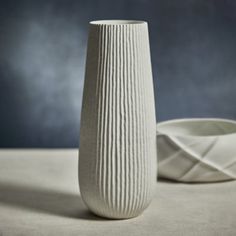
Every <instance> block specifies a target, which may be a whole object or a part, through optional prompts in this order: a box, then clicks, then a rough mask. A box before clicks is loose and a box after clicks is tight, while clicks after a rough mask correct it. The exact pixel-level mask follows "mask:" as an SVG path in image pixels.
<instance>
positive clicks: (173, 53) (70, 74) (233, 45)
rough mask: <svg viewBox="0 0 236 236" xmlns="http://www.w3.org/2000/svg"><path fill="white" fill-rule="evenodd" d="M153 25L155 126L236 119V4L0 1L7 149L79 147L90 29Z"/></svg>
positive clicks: (0, 94)
mask: <svg viewBox="0 0 236 236" xmlns="http://www.w3.org/2000/svg"><path fill="white" fill-rule="evenodd" d="M121 18H122V19H143V20H146V21H148V22H149V31H150V43H151V54H152V65H153V76H154V82H155V94H156V108H157V120H158V121H161V120H166V119H171V118H181V117H223V118H233V119H236V105H235V101H236V79H235V76H236V1H234V0H224V1H220V0H181V1H180V0H162V1H161V0H117V1H111V0H63V1H62V0H46V1H45V0H40V1H36V0H21V1H17V0H15V1H12V0H0V147H77V146H78V143H79V140H78V139H79V121H80V110H81V99H82V90H83V81H84V65H85V53H86V40H87V31H88V22H89V21H90V20H94V19H121Z"/></svg>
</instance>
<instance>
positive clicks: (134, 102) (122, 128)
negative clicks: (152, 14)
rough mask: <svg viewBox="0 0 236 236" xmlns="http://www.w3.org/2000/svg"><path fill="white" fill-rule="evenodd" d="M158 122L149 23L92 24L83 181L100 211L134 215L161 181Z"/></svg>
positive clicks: (86, 196)
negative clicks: (157, 163) (157, 153)
mask: <svg viewBox="0 0 236 236" xmlns="http://www.w3.org/2000/svg"><path fill="white" fill-rule="evenodd" d="M155 127H156V121H155V108H154V92H153V81H152V71H151V62H150V50H149V39H148V27H147V23H146V22H143V21H122V20H119V21H94V22H91V23H90V32H89V40H88V51H87V63H86V76H85V84H84V95H83V106H82V117H81V130H80V158H79V184H80V189H81V195H82V198H83V200H84V202H85V203H86V205H87V206H88V208H89V209H90V210H91V211H93V212H94V213H95V214H97V215H100V216H104V217H108V218H117V219H122V218H130V217H135V216H137V215H139V214H140V213H141V212H143V210H144V209H145V208H146V207H147V206H148V205H149V203H150V201H151V199H152V195H153V190H154V187H155V180H156V168H157V167H156V132H155V130H156V129H155Z"/></svg>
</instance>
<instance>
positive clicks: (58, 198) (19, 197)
mask: <svg viewBox="0 0 236 236" xmlns="http://www.w3.org/2000/svg"><path fill="white" fill-rule="evenodd" d="M0 204H1V205H3V206H13V207H16V208H20V209H23V210H28V211H33V212H39V213H45V214H50V215H57V216H62V217H67V218H74V219H76V218H77V219H83V220H94V221H103V220H105V219H103V218H100V217H98V216H96V215H94V214H93V213H91V212H90V211H89V210H88V209H87V207H86V206H85V204H84V203H83V201H82V199H81V197H80V196H79V194H73V193H66V192H63V191H55V190H50V189H43V188H38V187H34V186H25V185H22V184H14V183H7V182H6V183H5V182H1V181H0Z"/></svg>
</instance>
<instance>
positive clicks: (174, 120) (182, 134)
mask: <svg viewBox="0 0 236 236" xmlns="http://www.w3.org/2000/svg"><path fill="white" fill-rule="evenodd" d="M196 121H200V122H204V121H208V122H212V121H213V122H224V123H228V124H232V125H235V131H234V132H230V133H223V134H216V135H196V134H195V135H194V134H184V133H176V134H175V133H171V132H162V131H158V128H159V127H160V126H163V125H167V124H176V123H177V124H178V123H184V122H196ZM156 133H157V135H158V134H159V135H161V134H163V135H173V136H179V137H194V138H209V137H221V136H228V135H235V134H236V120H232V119H224V118H180V119H171V120H166V121H161V122H158V123H157V125H156Z"/></svg>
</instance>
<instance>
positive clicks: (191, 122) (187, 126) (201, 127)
mask: <svg viewBox="0 0 236 236" xmlns="http://www.w3.org/2000/svg"><path fill="white" fill-rule="evenodd" d="M157 148H158V173H159V176H160V177H164V178H168V179H172V180H176V181H183V182H214V181H224V180H232V179H236V122H235V121H232V120H226V119H180V120H171V121H166V122H161V123H159V124H157Z"/></svg>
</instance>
